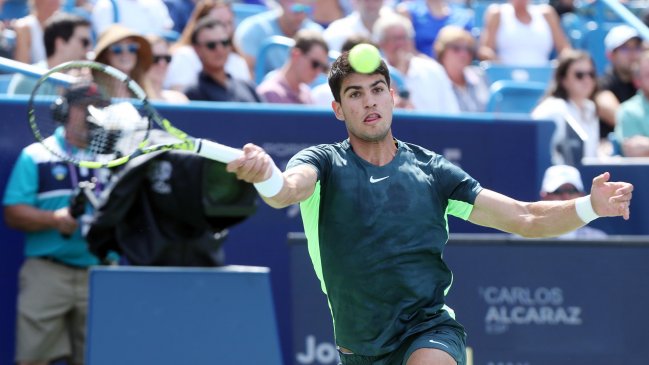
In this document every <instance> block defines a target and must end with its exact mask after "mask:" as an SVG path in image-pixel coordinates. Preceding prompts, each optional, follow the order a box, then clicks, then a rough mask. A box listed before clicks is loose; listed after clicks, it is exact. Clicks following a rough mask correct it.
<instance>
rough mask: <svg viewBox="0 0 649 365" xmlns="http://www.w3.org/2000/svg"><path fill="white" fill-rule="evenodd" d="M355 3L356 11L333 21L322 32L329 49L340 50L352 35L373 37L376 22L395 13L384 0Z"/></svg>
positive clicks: (364, 0)
mask: <svg viewBox="0 0 649 365" xmlns="http://www.w3.org/2000/svg"><path fill="white" fill-rule="evenodd" d="M354 4H355V7H356V10H354V12H352V13H351V14H349V15H348V16H346V17H344V18H340V19H338V20H335V21H333V22H332V23H331V24H329V26H328V27H327V29H325V31H324V33H323V34H322V36H323V37H324V39H325V41H326V42H327V44H328V45H329V49H331V50H334V51H340V50H341V48H342V45H343V43H345V41H346V40H347V39H348V38H349V37H350V36H352V35H353V36H362V37H367V38H372V28H373V27H374V23H376V21H377V20H378V19H379V18H380V17H381V16H385V15H388V14H392V13H393V11H392V10H391V9H390V8H388V7H385V6H383V0H356V1H355V2H354Z"/></svg>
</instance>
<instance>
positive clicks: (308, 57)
mask: <svg viewBox="0 0 649 365" xmlns="http://www.w3.org/2000/svg"><path fill="white" fill-rule="evenodd" d="M294 40H295V45H294V46H293V48H291V51H290V54H289V58H288V60H287V61H286V63H284V66H282V68H280V69H279V70H277V71H275V72H272V73H271V74H270V75H268V76H267V77H266V79H265V81H264V82H262V83H261V85H259V86H258V87H257V93H258V94H259V95H260V96H261V97H262V98H263V99H264V100H265V101H266V102H269V103H283V104H313V100H312V97H311V88H310V87H309V84H311V83H312V82H313V81H314V80H315V79H316V78H317V77H318V76H319V75H321V74H323V73H327V71H328V70H329V57H328V53H329V47H327V43H326V42H325V41H324V39H323V38H322V35H321V34H320V32H318V31H313V30H309V29H303V30H300V31H299V32H297V34H296V36H295V38H294Z"/></svg>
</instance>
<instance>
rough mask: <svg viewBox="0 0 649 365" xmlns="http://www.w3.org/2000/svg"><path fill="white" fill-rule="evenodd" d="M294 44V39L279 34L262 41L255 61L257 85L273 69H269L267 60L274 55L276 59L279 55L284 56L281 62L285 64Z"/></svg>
mask: <svg viewBox="0 0 649 365" xmlns="http://www.w3.org/2000/svg"><path fill="white" fill-rule="evenodd" d="M294 44H295V41H293V39H291V38H288V37H283V36H279V35H274V36H272V37H269V38H268V39H266V40H265V41H264V43H262V45H261V47H259V52H257V61H256V63H255V83H257V85H259V84H260V83H261V82H262V81H263V80H264V77H265V76H266V74H267V73H269V72H270V71H273V70H272V69H269V67H268V62H267V60H268V59H270V58H271V57H272V58H274V59H275V61H276V60H277V58H278V57H280V56H282V57H283V59H282V60H281V62H280V64H283V63H284V61H285V60H286V58H287V57H288V52H289V50H290V49H291V47H293V45H294Z"/></svg>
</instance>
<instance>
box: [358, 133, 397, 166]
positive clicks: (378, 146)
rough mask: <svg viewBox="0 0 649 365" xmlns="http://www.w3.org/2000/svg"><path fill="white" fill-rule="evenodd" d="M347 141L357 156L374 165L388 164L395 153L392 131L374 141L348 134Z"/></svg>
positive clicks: (395, 147)
mask: <svg viewBox="0 0 649 365" xmlns="http://www.w3.org/2000/svg"><path fill="white" fill-rule="evenodd" d="M349 141H350V143H351V145H352V148H353V149H354V153H356V155H358V157H360V158H362V159H363V160H365V161H367V162H369V163H371V164H372V165H375V166H385V165H387V164H389V163H390V162H392V160H393V159H394V156H395V155H396V154H397V145H396V142H395V140H394V138H393V137H392V133H388V135H386V136H385V138H383V139H382V140H380V141H376V142H369V141H365V140H362V139H359V138H357V137H354V136H350V137H349Z"/></svg>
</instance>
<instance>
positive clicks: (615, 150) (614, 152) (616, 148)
mask: <svg viewBox="0 0 649 365" xmlns="http://www.w3.org/2000/svg"><path fill="white" fill-rule="evenodd" d="M606 139H608V141H609V142H610V143H611V156H624V152H623V151H622V142H621V141H620V139H619V138H617V134H615V132H610V133H609V134H607V135H606Z"/></svg>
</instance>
